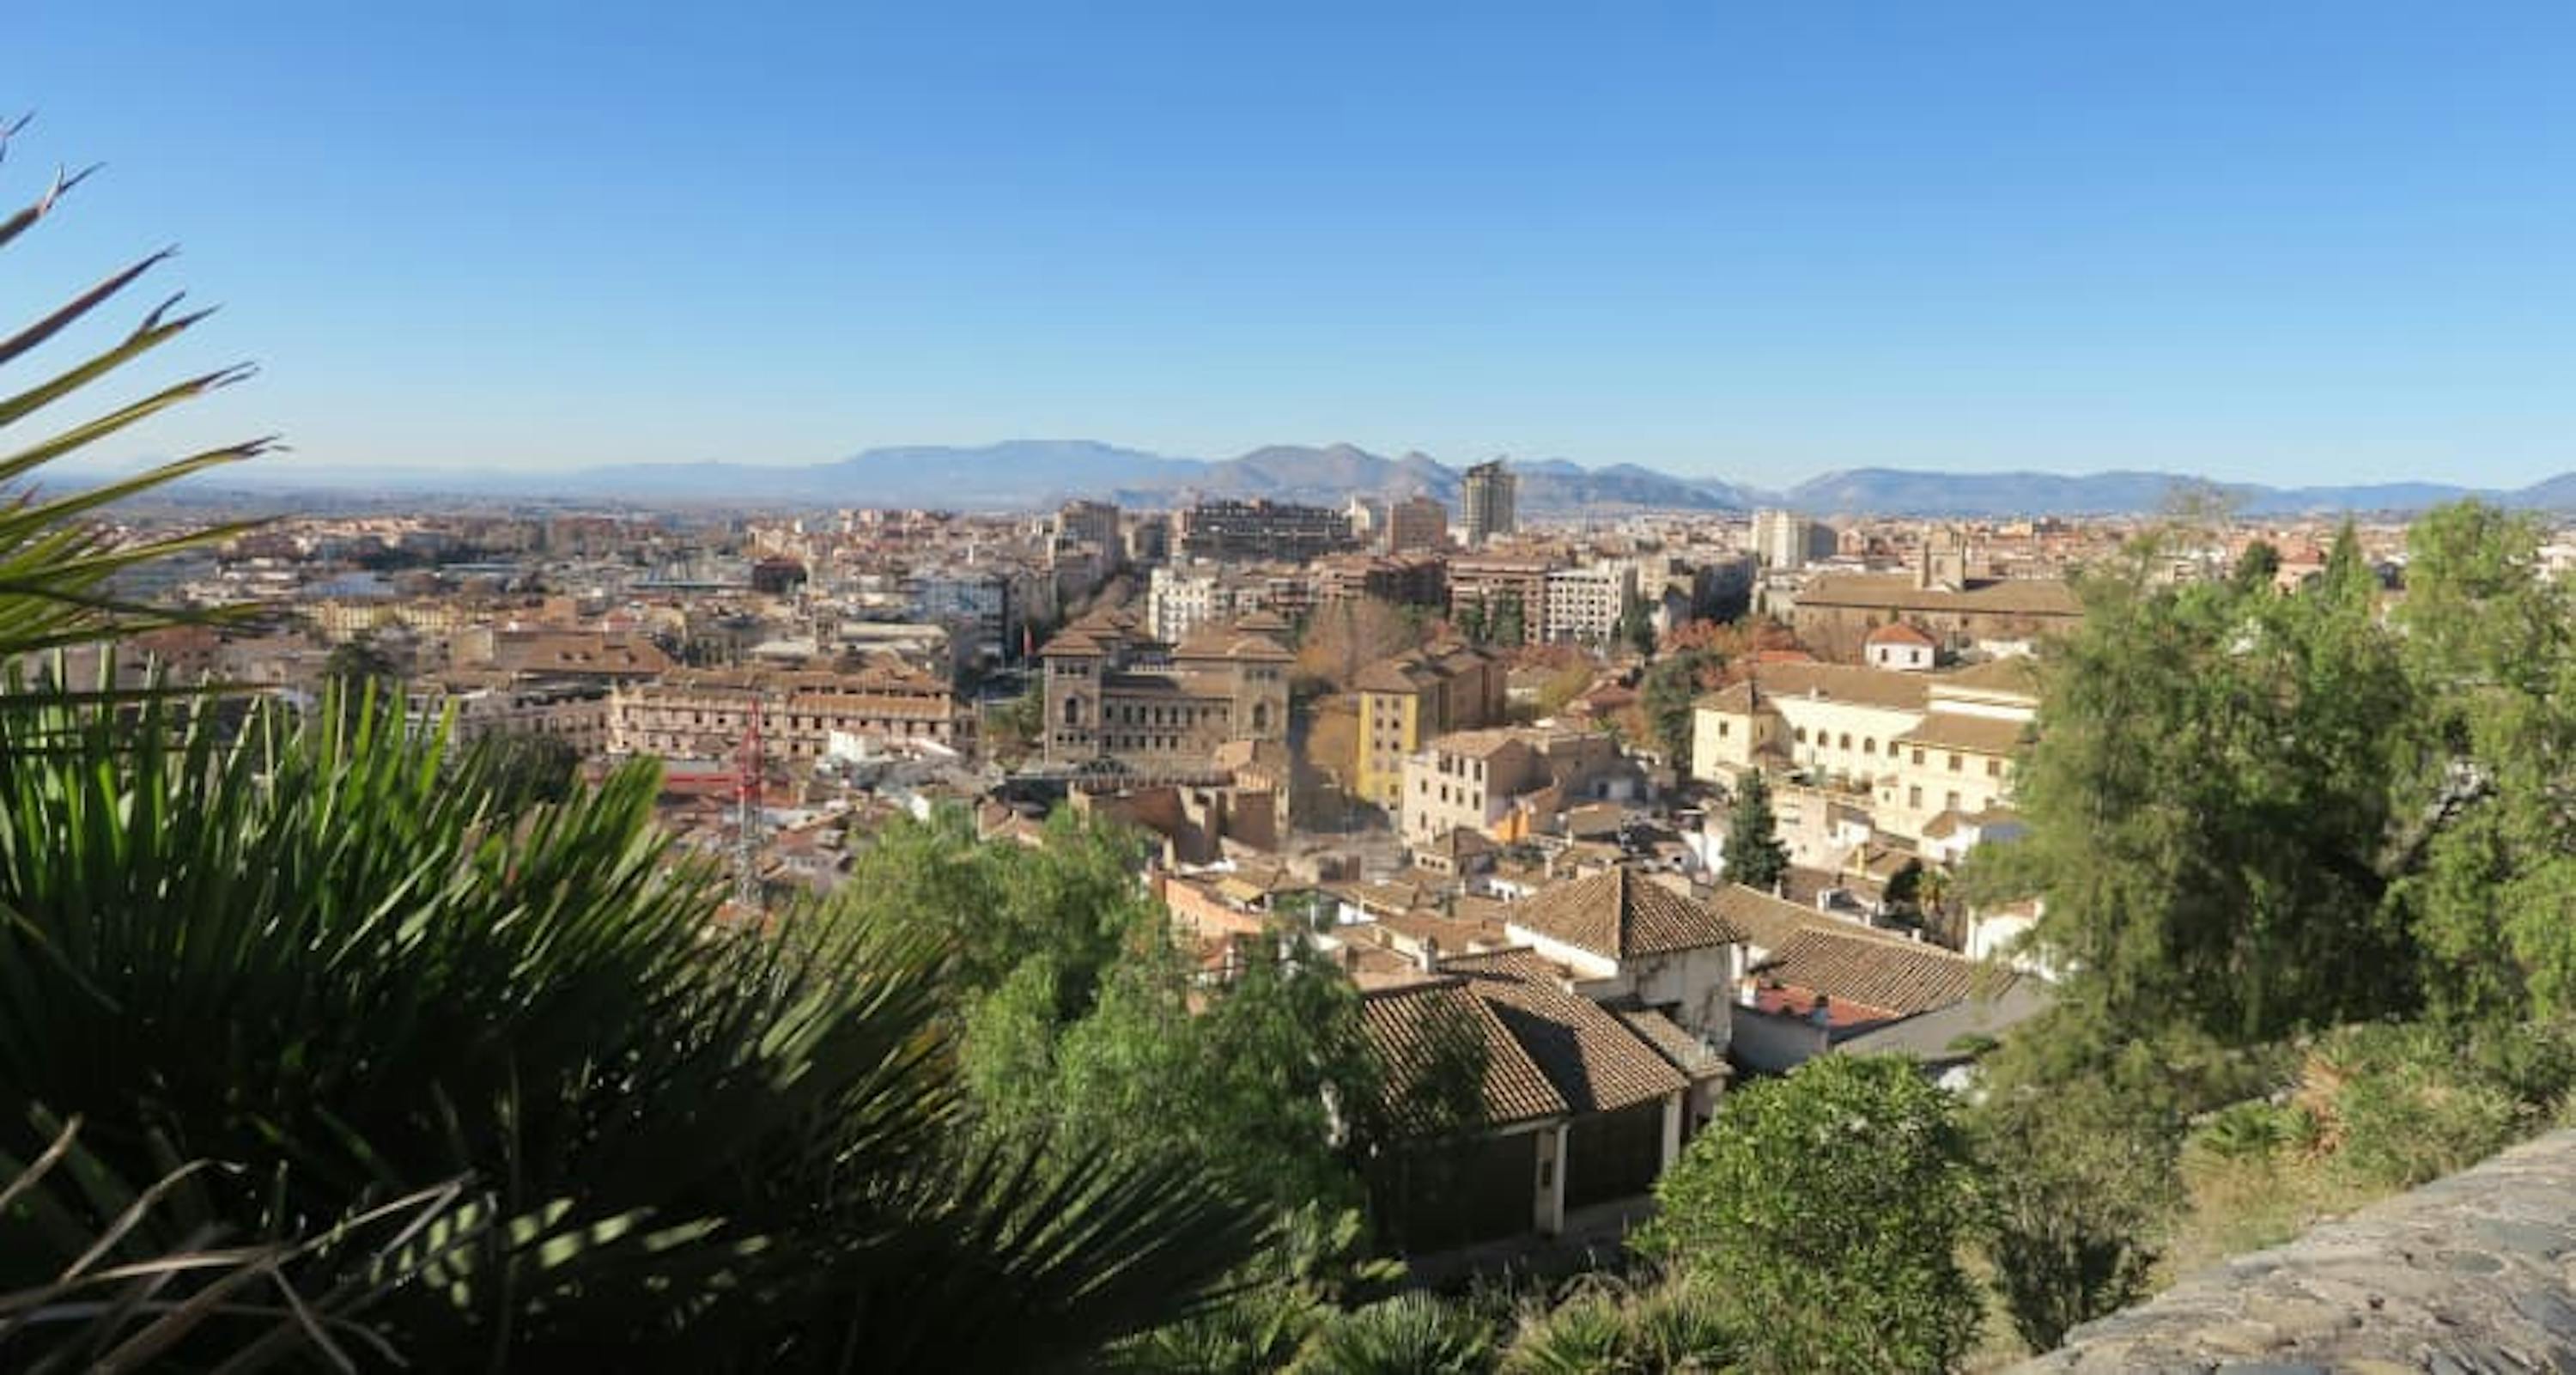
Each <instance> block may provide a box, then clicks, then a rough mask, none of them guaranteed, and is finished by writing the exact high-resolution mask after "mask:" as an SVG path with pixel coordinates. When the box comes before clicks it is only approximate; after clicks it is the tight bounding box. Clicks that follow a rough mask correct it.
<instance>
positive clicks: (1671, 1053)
mask: <svg viewBox="0 0 2576 1375" xmlns="http://www.w3.org/2000/svg"><path fill="white" fill-rule="evenodd" d="M1605 1010H1606V1011H1607V1012H1609V1014H1610V1015H1611V1016H1613V1017H1616V1018H1618V1019H1619V1022H1620V1024H1621V1025H1623V1026H1625V1027H1627V1028H1628V1030H1630V1031H1632V1032H1634V1033H1636V1036H1637V1039H1638V1040H1640V1041H1643V1042H1645V1043H1646V1044H1647V1045H1649V1046H1652V1047H1653V1048H1654V1051H1655V1053H1656V1054H1657V1055H1660V1056H1662V1057H1664V1062H1665V1063H1666V1064H1669V1065H1671V1066H1672V1067H1673V1068H1675V1069H1677V1070H1680V1071H1681V1072H1682V1073H1684V1074H1687V1075H1689V1076H1690V1077H1691V1078H1693V1079H1715V1078H1717V1077H1719V1076H1721V1075H1723V1074H1726V1073H1727V1072H1728V1071H1727V1065H1726V1057H1725V1056H1724V1055H1721V1054H1719V1053H1718V1052H1716V1051H1714V1050H1711V1049H1709V1047H1708V1043H1707V1042H1705V1041H1702V1040H1701V1039H1700V1038H1698V1037H1696V1036H1693V1035H1692V1034H1690V1033H1689V1032H1687V1031H1684V1030H1682V1028H1681V1026H1680V1024H1679V1023H1677V1022H1675V1021H1674V1020H1673V1019H1672V1018H1670V1017H1667V1016H1665V1015H1664V1014H1662V1013H1660V1012H1657V1011H1656V1010H1654V1009H1653V1008H1651V1007H1613V1008H1607V1009H1605Z"/></svg>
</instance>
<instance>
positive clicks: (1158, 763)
mask: <svg viewBox="0 0 2576 1375" xmlns="http://www.w3.org/2000/svg"><path fill="white" fill-rule="evenodd" d="M1286 629H1287V623H1286V622H1285V621H1283V620H1281V619H1279V618H1278V617H1277V616H1275V615H1272V614H1270V613H1268V612H1259V611H1256V612H1253V613H1251V614H1249V615H1246V616H1242V617H1239V618H1237V619H1236V620H1235V621H1234V622H1233V624H1231V625H1225V626H1202V627H1200V628H1199V629H1197V630H1195V631H1192V632H1191V633H1190V634H1189V635H1187V636H1185V637H1183V638H1182V640H1181V641H1180V643H1178V644H1165V643H1164V642H1162V641H1160V640H1157V639H1155V638H1153V637H1152V636H1151V635H1149V634H1147V633H1146V632H1145V631H1143V630H1142V629H1140V628H1139V626H1138V625H1137V622H1136V619H1135V618H1134V617H1133V616H1132V615H1129V614H1128V613H1126V612H1123V611H1104V612H1098V613H1095V614H1093V615H1090V616H1086V617H1084V618H1083V619H1081V620H1079V621H1076V622H1075V623H1074V624H1072V625H1070V626H1067V627H1066V628H1065V629H1064V630H1063V631H1062V632H1061V633H1059V634H1058V635H1057V636H1056V637H1055V638H1054V639H1052V640H1049V641H1048V642H1047V643H1046V645H1045V646H1044V647H1043V648H1042V649H1040V650H1039V658H1040V659H1041V660H1043V661H1044V663H1045V665H1046V686H1045V697H1046V729H1045V732H1044V735H1045V746H1046V748H1045V755H1046V760H1047V762H1048V763H1050V764H1054V765H1058V766H1063V767H1074V768H1078V767H1082V766H1085V765H1096V764H1099V763H1101V762H1102V761H1108V762H1109V763H1112V764H1114V765H1116V766H1117V767H1118V768H1120V769H1123V770H1125V771H1128V772H1136V773H1155V774H1196V773H1204V772H1207V771H1209V770H1210V769H1211V768H1212V762H1211V761H1212V760H1213V759H1214V758H1215V756H1216V753H1217V750H1218V748H1219V747H1220V746H1222V745H1225V744H1227V743H1229V742H1232V741H1240V740H1254V741H1284V740H1286V739H1287V738H1288V670H1289V667H1290V665H1291V664H1293V663H1294V662H1295V660H1296V656H1295V655H1294V654H1292V653H1290V652H1289V650H1288V648H1287V647H1286V646H1285V645H1283V644H1281V643H1280V642H1279V641H1278V640H1277V639H1274V638H1272V637H1273V636H1275V635H1277V634H1280V633H1283V632H1285V631H1286Z"/></svg>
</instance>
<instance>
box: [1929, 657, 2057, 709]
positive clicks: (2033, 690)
mask: <svg viewBox="0 0 2576 1375" xmlns="http://www.w3.org/2000/svg"><path fill="white" fill-rule="evenodd" d="M1940 683H1941V686H1943V687H1949V688H1963V689H1966V690H1968V691H1972V692H2001V693H2009V694H2012V695H2014V696H2017V697H2029V698H2032V699H2034V700H2035V699H2037V698H2038V696H2039V665H2038V663H2037V662H2036V661H2034V660H2032V659H2029V658H2026V657H2018V656H2016V657H2013V658H2005V659H1989V660H1987V661H1986V662H1984V663H1982V664H1970V665H1968V666H1967V667H1965V668H1961V669H1956V670H1953V671H1951V672H1949V673H1945V674H1943V675H1941V679H1940Z"/></svg>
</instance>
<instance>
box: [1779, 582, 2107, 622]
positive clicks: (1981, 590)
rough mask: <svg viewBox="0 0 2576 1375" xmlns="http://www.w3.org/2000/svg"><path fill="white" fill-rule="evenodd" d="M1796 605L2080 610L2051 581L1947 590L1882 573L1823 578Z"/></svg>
mask: <svg viewBox="0 0 2576 1375" xmlns="http://www.w3.org/2000/svg"><path fill="white" fill-rule="evenodd" d="M1798 605H1800V606H1802V607H1813V606H1835V607H1870V608H1876V609H1882V610H1897V611H1940V612H1953V613H1955V612H1963V611H1964V612H1976V611H1983V612H1989V613H1994V614H2000V615H2012V614H2021V615H2041V616H2078V615H2081V614H2083V611H2084V605H2083V603H2082V602H2080V601H2078V600H2076V597H2075V589H2074V588H2072V587H2069V586H2067V585H2066V583H2065V582H2063V581H2061V580H2059V579H2055V578H2005V579H1998V580H1993V581H1980V582H1976V583H1972V584H1970V585H1969V586H1968V587H1967V588H1965V589H1963V590H1960V591H1952V590H1950V589H1948V588H1942V587H1934V588H1920V587H1916V586H1915V585H1914V579H1912V578H1910V577H1906V576H1904V575H1902V574H1886V573H1828V574H1825V575H1823V576H1821V577H1818V578H1816V579H1815V580H1813V581H1812V582H1809V583H1808V584H1807V585H1806V586H1805V587H1803V588H1800V589H1799V590H1798Z"/></svg>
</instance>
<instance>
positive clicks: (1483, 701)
mask: <svg viewBox="0 0 2576 1375" xmlns="http://www.w3.org/2000/svg"><path fill="white" fill-rule="evenodd" d="M1504 680H1505V675H1504V672H1503V665H1502V662H1501V661H1500V660H1498V659H1496V658H1495V657H1494V656H1492V655H1490V654H1487V653H1486V652H1484V651H1483V650H1481V649H1477V648H1475V647H1474V646H1472V645H1466V644H1444V645H1434V646H1431V647H1429V648H1427V649H1409V650H1406V651H1405V652H1404V653H1402V654H1398V655H1396V656H1394V657H1393V658H1388V659H1380V660H1378V661H1377V662H1376V663H1373V664H1371V665H1369V666H1368V667H1367V668H1364V669H1362V670H1360V673H1359V677H1358V679H1357V680H1356V681H1355V682H1354V683H1353V684H1352V686H1353V687H1354V688H1355V689H1356V690H1357V692H1358V696H1359V704H1360V728H1359V743H1358V758H1357V760H1356V761H1355V767H1354V768H1353V770H1352V772H1351V780H1352V783H1351V786H1352V790H1353V792H1354V793H1355V794H1356V795H1357V796H1359V797H1360V798H1361V799H1362V800H1364V801H1367V802H1372V803H1375V804H1376V805H1378V806H1380V807H1384V808H1386V809H1388V810H1389V811H1392V810H1394V809H1395V806H1396V804H1397V802H1398V801H1399V800H1400V799H1401V798H1402V796H1403V793H1404V760H1405V756H1407V755H1409V754H1412V753H1414V752H1415V751H1416V750H1419V749H1421V748H1422V747H1423V746H1424V745H1425V744H1427V743H1428V742H1429V741H1430V740H1431V739H1432V738H1433V737H1435V736H1440V735H1445V734H1448V733H1449V732H1451V731H1460V730H1474V729H1476V728H1477V727H1479V726H1491V725H1498V724H1500V723H1501V722H1502V719H1503V691H1504V686H1505V682H1504Z"/></svg>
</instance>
